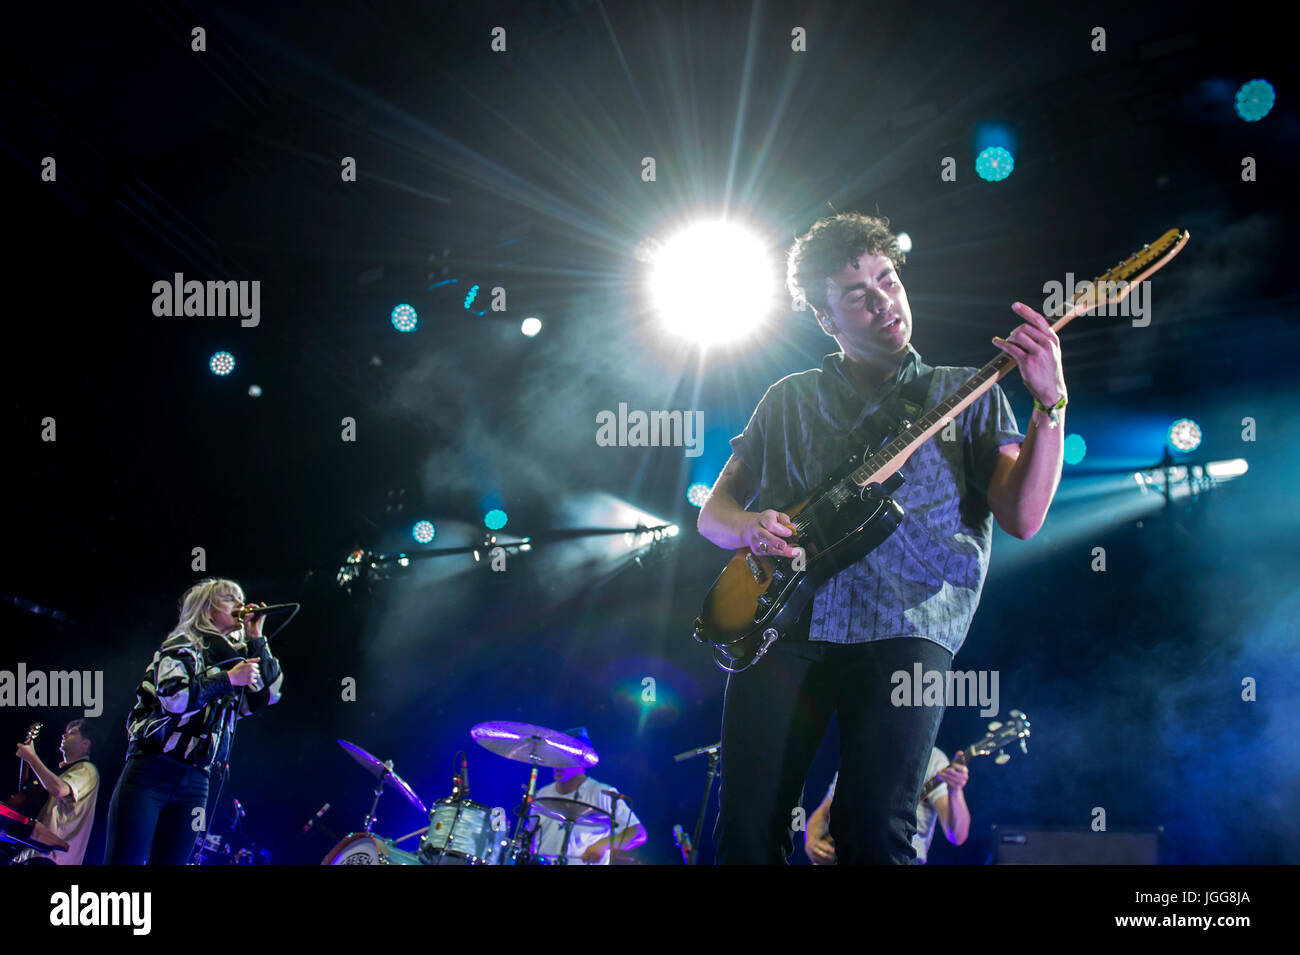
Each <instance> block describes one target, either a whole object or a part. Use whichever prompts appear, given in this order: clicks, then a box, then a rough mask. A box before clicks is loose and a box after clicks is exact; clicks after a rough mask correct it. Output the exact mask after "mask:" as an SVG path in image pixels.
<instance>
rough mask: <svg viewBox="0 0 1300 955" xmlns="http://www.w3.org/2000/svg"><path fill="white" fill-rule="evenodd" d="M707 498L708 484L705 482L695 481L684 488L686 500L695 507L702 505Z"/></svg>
mask: <svg viewBox="0 0 1300 955" xmlns="http://www.w3.org/2000/svg"><path fill="white" fill-rule="evenodd" d="M708 499H709V486H708V485H707V484H700V483H698V482H697V483H695V484H692V485H691V486H690V487H688V488H687V489H686V500H688V501H690V502H691V503H692V504H694V505H695V506H696V507H703V506H704V505H705V503H706V502H707V501H708Z"/></svg>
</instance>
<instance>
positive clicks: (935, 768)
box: [826, 746, 948, 865]
mask: <svg viewBox="0 0 1300 955" xmlns="http://www.w3.org/2000/svg"><path fill="white" fill-rule="evenodd" d="M947 765H948V757H947V756H945V755H944V754H943V750H941V749H939V747H937V746H936V747H934V748H933V749H931V750H930V765H929V766H927V767H926V768H925V779H924V780H923V781H922V783H921V785H923V786H924V785H925V784H926V783H928V782H929V781H930V780H931V779H933V778H934V777H935V776H937V775H939V773H941V772H943V768H944V767H945V766H947ZM839 779H840V774H839V773H836V774H835V778H834V779H832V780H831V785H830V788H829V789H827V790H826V795H827V797H828V798H831V799H833V798H834V797H835V784H836V783H837V782H839ZM946 795H948V784H947V783H940V784H939V785H938V786H936V787H935V788H934V789H933V790H931V792H930V795H928V796H926V797H925V798H924V799H922V800H921V804H920V805H919V806H917V807H916V834H915V835H913V836H912V848H913V849H915V850H916V861H917V862H919V863H921V864H923V865H924V864H925V860H926V856H928V855H929V853H930V842H931V841H932V840H933V839H934V824H935V822H936V821H937V820H938V818H939V816H938V814H937V813H936V812H935V811H934V803H935V800H937V799H938V798H939V797H940V796H946Z"/></svg>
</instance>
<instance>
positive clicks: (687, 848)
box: [673, 825, 691, 865]
mask: <svg viewBox="0 0 1300 955" xmlns="http://www.w3.org/2000/svg"><path fill="white" fill-rule="evenodd" d="M673 842H675V843H677V848H678V849H681V850H682V861H683V862H684V863H686V864H687V865H690V864H691V837H690V836H688V835H687V834H686V830H685V829H683V828H682V827H681V826H680V825H677V826H673Z"/></svg>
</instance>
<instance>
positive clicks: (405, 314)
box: [392, 305, 420, 332]
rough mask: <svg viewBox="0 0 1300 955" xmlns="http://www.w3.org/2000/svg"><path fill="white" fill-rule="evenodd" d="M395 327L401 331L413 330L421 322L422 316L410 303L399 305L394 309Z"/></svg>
mask: <svg viewBox="0 0 1300 955" xmlns="http://www.w3.org/2000/svg"><path fill="white" fill-rule="evenodd" d="M392 320H393V327H394V328H395V329H397V330H398V331H399V332H413V331H415V326H417V325H418V324H419V323H420V316H418V315H417V314H416V313H415V309H414V308H412V307H411V306H410V305H399V306H397V307H396V308H395V309H393V314H392Z"/></svg>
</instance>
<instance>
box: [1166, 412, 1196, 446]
mask: <svg viewBox="0 0 1300 955" xmlns="http://www.w3.org/2000/svg"><path fill="white" fill-rule="evenodd" d="M1169 443H1170V445H1172V446H1173V448H1174V450H1175V451H1183V452H1187V451H1195V450H1196V449H1197V448H1199V447H1200V446H1201V426H1200V425H1198V424H1197V423H1196V422H1195V421H1193V420H1192V419H1191V418H1179V419H1178V420H1177V421H1175V422H1174V423H1173V424H1171V425H1170V426H1169Z"/></svg>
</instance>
